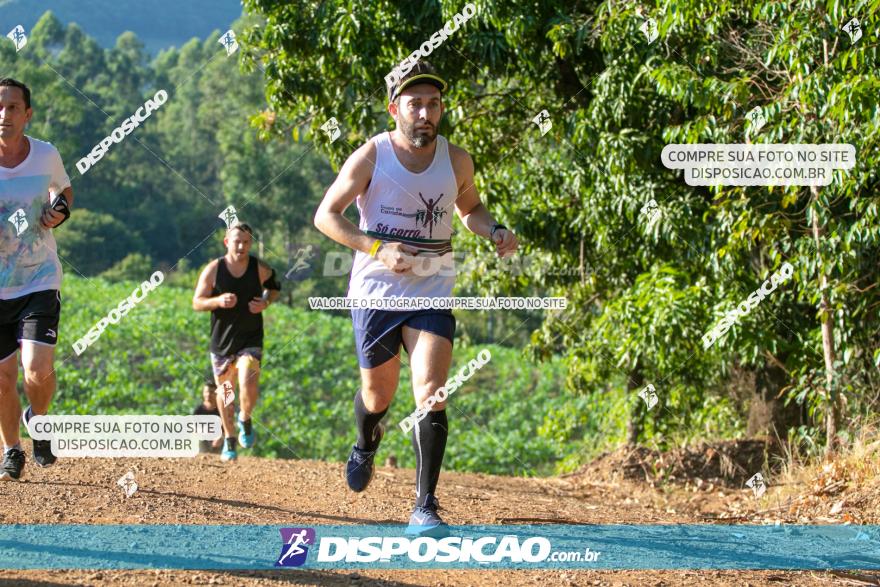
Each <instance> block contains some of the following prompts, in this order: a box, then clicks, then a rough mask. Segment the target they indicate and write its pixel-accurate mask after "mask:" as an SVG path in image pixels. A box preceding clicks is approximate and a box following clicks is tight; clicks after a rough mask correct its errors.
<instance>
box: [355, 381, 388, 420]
mask: <svg viewBox="0 0 880 587" xmlns="http://www.w3.org/2000/svg"><path fill="white" fill-rule="evenodd" d="M395 391H396V390H394V389H389V388H387V387H381V386H376V385H364V386H363V387H362V388H361V399H362V400H363V402H364V407H365V408H367V411H368V412H371V413H373V414H376V413H378V412H381V411H384V410H386V409H387V408H388V406H389V405H391V400H392V399H393V398H394V392H395Z"/></svg>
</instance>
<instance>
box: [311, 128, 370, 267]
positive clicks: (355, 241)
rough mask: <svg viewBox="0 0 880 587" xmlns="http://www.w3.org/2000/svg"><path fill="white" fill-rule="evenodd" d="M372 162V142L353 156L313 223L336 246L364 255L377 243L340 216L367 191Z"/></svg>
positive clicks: (331, 188)
mask: <svg viewBox="0 0 880 587" xmlns="http://www.w3.org/2000/svg"><path fill="white" fill-rule="evenodd" d="M375 162H376V145H375V144H374V143H373V141H368V142H367V143H366V144H364V145H363V146H361V147H360V148H359V149H358V150H357V151H355V152H354V153H352V154H351V156H350V157H349V158H348V160H347V161H346V162H345V164H344V165H343V166H342V169H340V170H339V175H338V176H337V177H336V181H334V182H333V185H331V186H330V188H329V189H328V190H327V193H326V194H324V199H323V200H322V201H321V204H320V205H319V206H318V210H317V212H315V220H314V222H315V227H316V228H317V229H318V230H320V231H321V232H323V233H324V234H326V235H327V236H329V237H330V238H332V239H333V240H335V241H336V242H338V243H340V244H343V245H345V246H346V247H349V248H351V249H355V250H358V251H362V252H364V253H369V252H370V247H372V246H373V243H374V242H376V239H374V238H372V237H369V236H367V235H365V234H364V233H363V232H361V230H360V229H359V228H358V227H357V226H355V225H354V224H353V223H352V222H351V221H349V220H348V219H347V218H346V217H345V216H344V215H343V214H344V213H345V211H346V210H347V209H348V207H349V206H350V205H351V203H352V202H354V200H355V198H357V197H358V195H360V194H362V193H364V192H365V191H366V190H367V186H369V184H370V179H371V178H372V177H373V167H374V166H375Z"/></svg>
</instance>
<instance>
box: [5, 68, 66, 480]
mask: <svg viewBox="0 0 880 587" xmlns="http://www.w3.org/2000/svg"><path fill="white" fill-rule="evenodd" d="M32 114H33V111H32V110H31V93H30V90H29V89H28V87H27V86H26V85H24V84H23V83H21V82H19V81H16V80H14V79H10V78H4V79H0V437H2V440H3V462H2V464H0V481H3V480H12V481H17V480H19V479H21V478H22V476H23V474H24V464H25V455H24V451H23V450H22V449H21V444H20V439H19V435H18V420H19V418H20V417H21V418H22V419H23V420H24V422H25V425H27V421H28V420H29V419H30V418H31V417H32V416H34V415H45V414H46V413H47V411H48V409H49V403H50V402H51V401H52V395H53V394H54V393H55V369H54V360H55V343H56V342H57V340H58V319H59V317H60V315H61V294H60V293H59V290H60V288H61V264H60V263H59V262H58V254H57V252H56V249H55V238H54V237H53V236H52V229H54V228H57V227H58V226H59V225H60V224H61V223H62V222H64V221H65V220H67V218H69V217H70V208H71V206H72V205H73V190H72V189H71V187H70V179H69V178H68V176H67V173H65V171H64V165H63V164H62V162H61V156H60V155H59V154H58V151H57V150H56V149H55V147H53V146H52V145H50V144H49V143H46V142H43V141H39V140H37V139H34V138H32V137H29V136H26V135H25V134H24V129H25V125H27V123H28V122H29V121H30V119H31V116H32ZM19 349H21V364H22V368H23V370H24V391H25V395H27V398H28V400H29V402H30V406H28V408H27V409H26V410H25V412H24V414H22V411H21V403H20V402H19V399H18V392H17V390H16V384H17V381H18V361H17V360H16V354H17V351H18V350H19ZM33 459H34V461H35V462H36V463H37V464H38V465H40V466H41V467H48V466H49V465H51V464H52V463H54V462H55V456H54V455H53V454H52V451H51V448H50V441H48V440H33Z"/></svg>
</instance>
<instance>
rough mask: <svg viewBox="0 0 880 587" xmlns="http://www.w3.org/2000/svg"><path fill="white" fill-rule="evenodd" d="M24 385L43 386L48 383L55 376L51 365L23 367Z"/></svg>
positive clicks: (33, 364) (34, 364)
mask: <svg viewBox="0 0 880 587" xmlns="http://www.w3.org/2000/svg"><path fill="white" fill-rule="evenodd" d="M22 367H23V369H22V370H23V371H24V384H25V385H43V384H44V383H46V382H48V381H50V380H51V379H52V376H53V375H54V374H55V370H54V369H53V368H52V364H51V363H45V362H44V363H36V362H34V363H32V364H29V365H23V366H22Z"/></svg>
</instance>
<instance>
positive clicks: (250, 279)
mask: <svg viewBox="0 0 880 587" xmlns="http://www.w3.org/2000/svg"><path fill="white" fill-rule="evenodd" d="M252 242H253V229H251V227H250V226H249V225H247V224H236V225H234V226H233V227H232V228H230V229H229V230H227V231H226V237H225V238H224V239H223V244H224V245H226V255H224V256H223V257H220V258H219V259H215V260H213V261H211V262H210V263H208V265H207V266H206V267H205V268H204V269H203V270H202V274H201V275H200V276H199V282H198V284H197V285H196V291H195V295H193V309H194V310H197V311H210V312H211V365H212V366H213V370H214V378H215V379H216V381H217V408H218V409H219V410H220V418H221V420H222V421H223V432H224V434H225V437H226V440H225V444H224V447H223V452H222V453H221V454H220V458H221V460H223V461H234V460H235V459H236V458H237V456H238V453H237V446H236V444H237V443H236V437H235V427H234V425H233V416H234V414H235V402H234V401H229V403H228V405H227V400H226V397H227V395H228V390H229V389H232V390H233V391H234V389H235V383H236V381H237V382H238V391H239V398H240V408H241V409H240V411H239V414H238V428H239V435H238V442H240V443H241V445H242V447H244V448H251V447H252V446H253V445H254V442H255V435H254V431H253V427H252V423H251V413H252V412H253V409H254V406H255V405H256V402H257V395H258V393H259V387H258V384H259V378H260V359H261V358H262V355H263V314H262V312H263V310H265V309H266V308H267V307H269V304H271V303H272V302H274V301H275V300H276V299H278V296H279V295H280V294H281V285H280V284H279V283H278V280H277V279H276V277H275V270H274V269H272V268H271V267H269V266H268V265H267V264H266V263H264V262H263V261H261V260H259V259H257V258H256V257H254V256H252V255H250V254H249V251H250V248H251V243H252ZM224 384H225V385H224Z"/></svg>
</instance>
